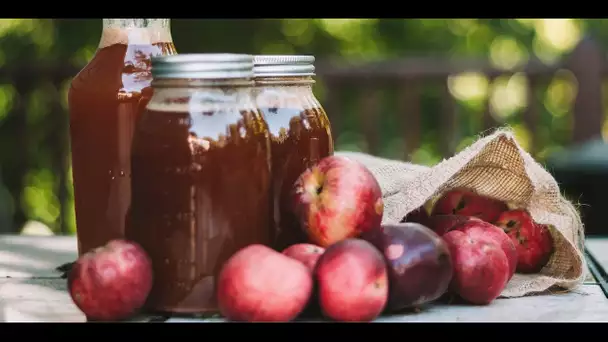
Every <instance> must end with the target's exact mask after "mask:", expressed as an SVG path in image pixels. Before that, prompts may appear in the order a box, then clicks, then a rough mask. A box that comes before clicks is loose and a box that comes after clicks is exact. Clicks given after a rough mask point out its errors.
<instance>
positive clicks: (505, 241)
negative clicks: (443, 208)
mask: <svg viewBox="0 0 608 342" xmlns="http://www.w3.org/2000/svg"><path fill="white" fill-rule="evenodd" d="M455 229H457V230H460V231H462V232H464V233H465V234H467V235H469V236H470V237H473V238H477V239H488V240H489V241H491V242H496V243H498V245H499V246H500V248H502V251H503V252H504V253H505V255H506V256H507V261H508V262H509V279H511V277H513V274H514V273H515V268H516V267H517V249H516V248H515V244H513V241H511V238H509V236H508V235H507V234H505V232H504V231H503V230H502V229H500V228H498V227H496V226H495V225H493V224H491V223H488V222H485V221H482V220H472V221H469V222H466V223H464V224H462V225H460V226H458V227H456V228H455Z"/></svg>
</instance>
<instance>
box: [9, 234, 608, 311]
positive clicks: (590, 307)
mask: <svg viewBox="0 0 608 342" xmlns="http://www.w3.org/2000/svg"><path fill="white" fill-rule="evenodd" d="M588 244H589V247H590V249H592V250H594V251H602V250H603V251H606V247H608V239H589V242H588ZM597 255H598V256H599V255H600V254H599V253H598V254H597ZM601 255H603V256H604V259H603V260H606V259H605V258H606V256H608V253H606V252H603V254H601ZM75 258H76V239H75V237H72V236H69V237H62V236H52V237H29V236H0V264H1V265H2V267H0V272H1V274H2V275H1V276H0V321H8V322H84V321H85V317H84V315H83V314H82V313H81V312H80V311H79V310H78V308H77V307H76V306H75V305H74V304H73V302H72V300H71V299H70V297H69V294H68V293H67V284H66V281H65V279H59V278H58V274H57V273H56V272H55V271H54V268H55V267H56V266H57V265H59V264H62V263H65V262H69V261H72V260H74V259H75ZM606 261H608V260H606ZM7 265H8V266H7ZM13 276H14V277H13ZM607 304H608V299H607V298H606V297H605V296H604V294H603V293H602V291H601V289H600V287H599V286H598V285H597V284H593V283H587V284H585V285H582V286H580V287H579V288H577V289H576V290H574V291H571V292H568V293H556V294H552V295H538V296H530V297H524V298H511V299H497V300H496V301H494V302H493V303H492V304H491V305H489V306H468V305H445V304H432V305H429V306H428V307H427V308H426V309H424V310H422V311H421V312H420V313H417V314H405V315H393V316H385V317H382V318H380V319H378V322H409V321H412V322H432V321H471V322H472V321H608V305H607ZM146 320H148V319H147V318H144V317H137V318H135V319H133V320H132V321H139V322H142V321H146ZM181 321H189V322H211V321H218V320H200V319H199V320H196V319H179V318H172V319H170V320H168V321H167V322H181ZM219 321H221V320H219Z"/></svg>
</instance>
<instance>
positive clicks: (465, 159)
mask: <svg viewBox="0 0 608 342" xmlns="http://www.w3.org/2000/svg"><path fill="white" fill-rule="evenodd" d="M336 155H342V156H345V157H349V158H352V159H354V160H357V161H359V162H361V163H363V164H364V165H365V166H367V167H368V168H369V170H370V171H371V172H372V173H373V174H374V176H376V178H377V180H378V182H379V183H380V187H381V188H382V194H383V198H384V203H385V210H384V217H383V223H396V222H399V221H401V219H402V218H403V217H404V216H405V215H407V214H408V213H409V212H411V211H412V210H414V209H416V208H418V207H420V206H421V205H424V204H425V203H426V202H427V201H428V200H431V199H433V198H437V196H440V195H441V194H442V193H444V192H445V191H448V190H450V189H454V188H461V187H464V188H468V189H472V190H473V191H475V192H477V193H478V194H480V195H484V196H489V197H493V198H496V199H499V200H502V201H505V202H507V203H509V205H510V206H511V207H516V208H526V209H527V210H528V211H529V212H530V214H531V215H532V218H533V219H534V220H535V221H536V222H538V223H540V224H547V225H550V226H551V228H550V230H551V235H552V237H553V240H554V245H555V252H554V253H553V256H552V258H551V260H550V261H549V263H548V264H547V265H546V266H545V267H544V268H543V269H542V270H541V272H540V273H538V274H515V275H514V276H513V278H511V280H510V281H509V284H508V285H507V287H506V288H505V290H504V291H503V292H502V294H501V296H502V297H520V296H524V295H528V294H533V293H538V292H542V291H545V290H547V289H550V288H552V287H560V288H562V289H565V290H572V289H573V288H575V287H576V286H578V285H580V284H581V283H582V282H583V280H584V279H585V276H586V270H587V267H586V265H585V259H584V257H583V241H584V231H583V224H582V222H581V219H580V216H579V214H578V212H577V210H576V208H575V207H574V206H573V205H572V204H571V203H570V202H568V201H567V200H566V199H565V198H564V197H562V195H561V193H560V190H559V187H558V185H557V182H556V181H555V179H554V178H553V177H552V176H551V175H550V174H549V173H548V172H547V171H546V170H545V169H544V168H543V167H542V166H541V165H540V164H539V163H538V162H536V161H535V160H534V159H533V158H532V156H530V154H528V153H527V152H526V151H524V150H523V149H522V148H521V147H520V146H519V145H518V144H517V141H516V140H515V138H514V136H513V134H512V132H511V131H510V130H508V129H500V130H497V131H495V132H494V133H493V134H491V135H488V136H486V137H482V138H480V139H479V140H477V141H476V142H475V143H473V144H472V145H471V146H469V147H468V148H466V149H465V150H463V151H461V152H460V153H458V154H456V155H455V156H453V157H451V158H449V159H446V160H443V161H442V162H440V163H438V164H437V165H435V166H433V167H430V168H429V167H425V166H420V165H414V164H411V163H405V162H401V161H395V160H388V159H382V158H377V157H374V156H370V155H367V154H364V153H359V152H337V153H336Z"/></svg>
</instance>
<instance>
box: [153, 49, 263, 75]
mask: <svg viewBox="0 0 608 342" xmlns="http://www.w3.org/2000/svg"><path fill="white" fill-rule="evenodd" d="M152 76H153V77H154V78H156V79H160V78H203V79H205V78H206V79H225V78H252V77H253V56H251V55H245V54H232V53H200V54H178V55H171V56H157V57H152Z"/></svg>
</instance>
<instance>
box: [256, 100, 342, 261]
mask: <svg viewBox="0 0 608 342" xmlns="http://www.w3.org/2000/svg"><path fill="white" fill-rule="evenodd" d="M262 112H263V114H264V118H265V119H266V122H267V123H268V130H269V132H270V137H271V138H270V141H271V150H272V177H273V193H274V194H273V197H274V220H275V222H274V225H275V229H276V236H275V241H274V245H275V247H276V248H277V249H279V250H282V249H284V248H286V247H288V246H289V245H292V244H296V243H302V242H305V241H306V240H307V238H306V235H305V234H304V232H303V231H302V229H301V226H300V223H299V221H298V219H297V218H296V216H295V215H294V214H293V209H292V203H291V200H290V197H291V195H290V194H291V191H292V190H293V184H294V183H295V181H296V179H298V177H299V176H300V174H302V172H304V170H306V168H308V167H310V166H312V165H314V164H315V163H317V162H318V161H319V160H321V159H322V158H325V157H327V156H330V155H332V154H333V152H334V146H333V140H332V137H331V131H330V125H329V120H328V119H327V116H326V114H325V112H324V111H323V110H322V109H320V108H313V109H305V110H303V109H294V108H268V107H267V108H262Z"/></svg>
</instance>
